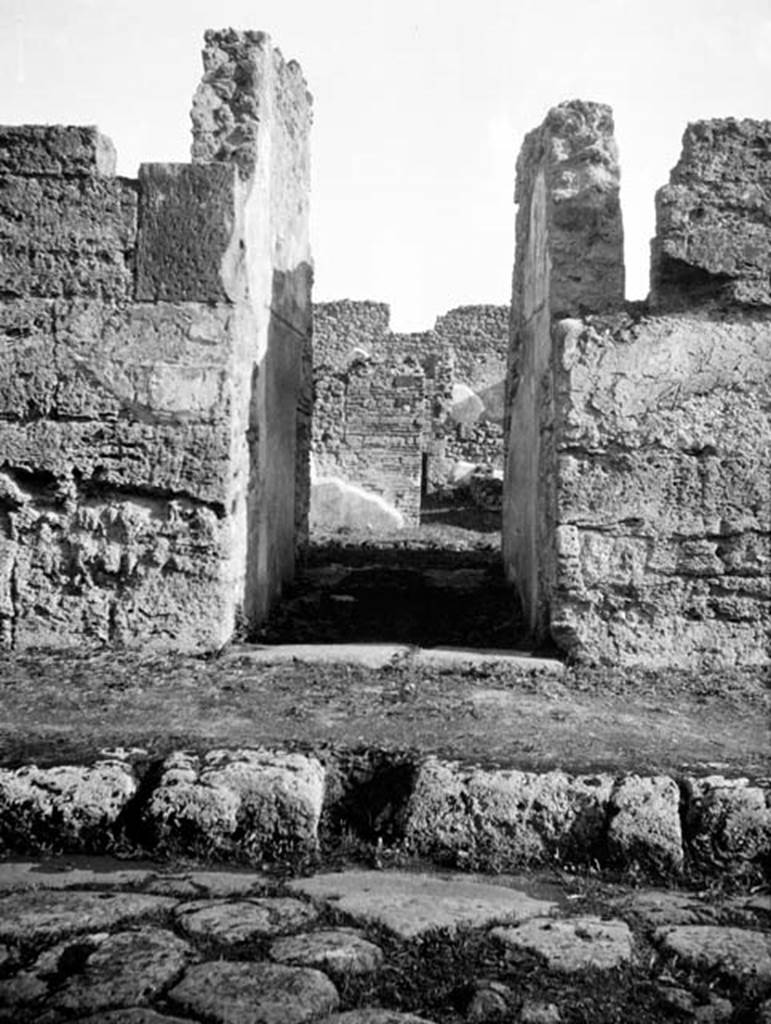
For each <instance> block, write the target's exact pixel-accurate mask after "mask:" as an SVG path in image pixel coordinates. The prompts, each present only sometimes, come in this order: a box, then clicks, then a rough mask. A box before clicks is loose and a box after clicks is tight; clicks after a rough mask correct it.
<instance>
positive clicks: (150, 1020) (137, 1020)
mask: <svg viewBox="0 0 771 1024" xmlns="http://www.w3.org/2000/svg"><path fill="white" fill-rule="evenodd" d="M73 1024H190V1021H189V1019H188V1018H185V1019H183V1018H182V1017H169V1016H167V1015H166V1014H160V1013H156V1012H155V1010H151V1009H149V1008H148V1007H146V1006H132V1007H129V1008H128V1009H126V1010H102V1011H101V1012H100V1013H98V1014H96V1015H95V1016H90V1017H78V1019H77V1020H76V1021H73Z"/></svg>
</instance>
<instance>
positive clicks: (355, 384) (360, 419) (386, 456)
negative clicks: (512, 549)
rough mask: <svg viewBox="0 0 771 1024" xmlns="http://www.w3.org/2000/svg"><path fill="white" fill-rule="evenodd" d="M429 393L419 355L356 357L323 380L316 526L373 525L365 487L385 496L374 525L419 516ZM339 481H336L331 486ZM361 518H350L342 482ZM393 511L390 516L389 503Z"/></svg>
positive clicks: (316, 460)
mask: <svg viewBox="0 0 771 1024" xmlns="http://www.w3.org/2000/svg"><path fill="white" fill-rule="evenodd" d="M428 400H429V399H428V394H427V388H426V378H425V375H424V373H423V370H422V368H421V367H420V365H419V364H418V363H417V362H416V361H409V360H393V361H387V362H378V361H371V360H364V359H362V360H358V361H355V362H353V363H352V364H351V365H350V366H349V367H348V369H347V370H345V371H339V372H338V373H335V374H331V375H329V376H326V377H325V378H324V379H322V380H321V381H319V382H318V390H317V395H316V410H317V411H316V416H317V421H316V427H315V433H316V436H317V437H318V443H316V444H314V452H313V454H314V477H315V481H316V483H315V488H314V490H315V492H316V493H315V496H314V500H313V502H312V512H311V522H312V525H313V526H314V527H319V528H320V527H335V526H342V525H348V526H353V525H360V526H362V525H364V526H366V525H367V524H369V525H372V526H373V528H374V526H375V525H376V524H375V522H374V521H373V520H372V515H373V507H372V506H371V505H369V504H365V503H362V501H361V498H362V495H361V493H360V492H361V491H364V492H366V493H367V494H370V495H375V496H377V497H378V498H380V499H382V504H380V503H376V505H379V509H378V520H377V525H382V524H383V523H384V522H385V523H387V524H388V525H393V526H398V525H402V524H403V525H409V526H417V525H418V524H419V522H420V492H421V470H422V454H423V450H424V448H425V444H426V442H425V436H424V435H425V431H426V421H427V415H426V413H427V408H428ZM335 481H337V482H338V485H337V486H334V487H333V486H331V485H332V484H333V482H335ZM342 484H347V485H353V488H354V489H353V490H352V491H351V492H350V497H351V499H352V502H353V504H354V506H355V507H356V509H357V510H359V511H360V512H361V515H362V517H363V519H362V520H361V521H360V522H356V521H351V516H350V515H349V514H347V513H346V512H345V511H344V509H343V508H342V506H341V487H340V485H342ZM387 508H391V509H393V510H394V513H395V514H393V515H392V517H391V519H390V523H389V522H388V520H386V519H385V513H386V509H387Z"/></svg>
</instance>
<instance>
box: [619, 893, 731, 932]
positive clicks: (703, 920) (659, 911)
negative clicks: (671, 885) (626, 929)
mask: <svg viewBox="0 0 771 1024" xmlns="http://www.w3.org/2000/svg"><path fill="white" fill-rule="evenodd" d="M613 906H614V908H615V910H616V911H617V912H618V913H620V914H622V915H624V916H626V915H627V914H631V915H633V916H634V917H637V918H640V919H641V920H642V921H643V922H644V923H645V924H646V925H648V926H649V927H651V928H655V927H659V926H661V925H665V924H708V923H710V922H714V921H715V920H716V919H717V916H718V913H717V908H716V907H715V906H714V905H713V904H709V903H706V902H705V901H704V900H702V899H699V898H698V897H697V896H694V895H693V894H692V893H685V892H673V891H672V890H668V889H648V890H641V891H640V892H632V893H630V894H629V895H628V896H624V897H622V898H621V899H618V900H615V901H614V903H613Z"/></svg>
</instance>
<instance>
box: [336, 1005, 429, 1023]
mask: <svg viewBox="0 0 771 1024" xmlns="http://www.w3.org/2000/svg"><path fill="white" fill-rule="evenodd" d="M323 1024H433V1021H430V1020H427V1019H426V1018H425V1017H416V1016H415V1015H414V1014H412V1013H399V1011H398V1010H384V1009H380V1008H378V1007H368V1008H367V1009H362V1010H347V1011H346V1012H345V1013H333V1014H332V1016H331V1017H325V1018H324V1022H323Z"/></svg>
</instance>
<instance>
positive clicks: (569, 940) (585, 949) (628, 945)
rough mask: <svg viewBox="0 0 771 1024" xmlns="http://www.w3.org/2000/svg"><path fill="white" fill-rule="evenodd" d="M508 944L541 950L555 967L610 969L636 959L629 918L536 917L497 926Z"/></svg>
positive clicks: (496, 932)
mask: <svg viewBox="0 0 771 1024" xmlns="http://www.w3.org/2000/svg"><path fill="white" fill-rule="evenodd" d="M490 934H491V935H493V936H494V937H495V938H496V939H499V940H500V941H501V942H503V943H504V945H507V946H513V947H515V948H516V949H526V950H529V951H530V952H532V953H539V954H540V955H541V956H543V957H544V958H545V960H546V963H547V966H548V967H550V968H551V969H552V970H554V971H561V972H563V973H566V974H571V973H573V972H574V971H583V970H586V969H588V968H594V969H597V970H608V969H610V968H611V967H618V966H619V965H620V964H622V963H625V962H627V961H629V960H631V959H632V933H631V932H630V930H629V927H628V925H627V924H626V922H625V921H616V920H610V921H603V920H601V919H600V918H599V917H594V916H587V917H571V918H566V919H564V920H558V919H555V918H544V917H539V918H534V919H533V920H531V921H526V922H525V923H524V924H521V925H519V926H518V927H516V928H493V930H492V932H491V933H490Z"/></svg>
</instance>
